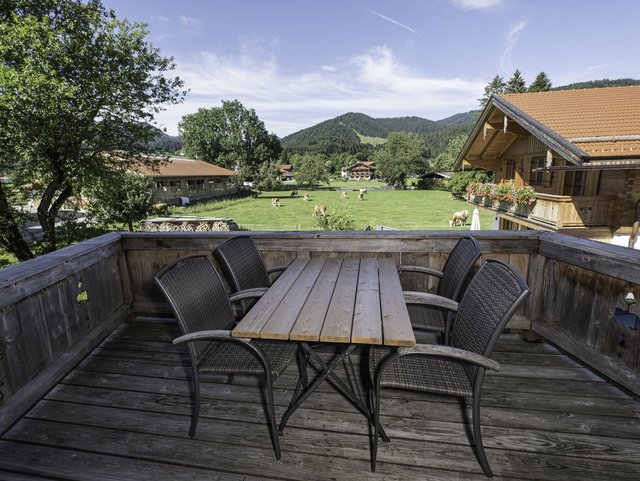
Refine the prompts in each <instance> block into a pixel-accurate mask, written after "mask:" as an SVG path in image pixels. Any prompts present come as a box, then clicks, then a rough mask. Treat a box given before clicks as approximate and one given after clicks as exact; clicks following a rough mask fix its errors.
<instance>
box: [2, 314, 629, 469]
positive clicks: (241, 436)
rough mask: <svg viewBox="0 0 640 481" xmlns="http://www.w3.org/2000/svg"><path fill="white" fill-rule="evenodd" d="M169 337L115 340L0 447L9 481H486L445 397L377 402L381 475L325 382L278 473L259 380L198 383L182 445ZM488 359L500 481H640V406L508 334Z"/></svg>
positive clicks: (158, 331) (133, 331)
mask: <svg viewBox="0 0 640 481" xmlns="http://www.w3.org/2000/svg"><path fill="white" fill-rule="evenodd" d="M176 335H177V330H176V326H175V322H174V321H171V320H161V319H154V320H146V321H140V322H136V323H134V324H130V325H123V326H121V327H120V328H118V329H117V330H116V331H114V333H112V334H111V335H110V336H109V337H108V338H107V339H106V340H105V342H104V343H103V344H102V345H101V346H100V347H99V348H97V349H95V350H94V351H93V352H92V353H91V354H90V355H89V356H87V358H86V359H85V360H84V361H83V362H81V363H80V364H79V365H78V366H77V368H76V369H75V370H74V371H72V372H71V373H69V375H67V376H66V377H65V378H64V379H63V380H62V381H61V383H60V384H58V385H57V386H56V387H54V388H53V389H52V390H51V391H50V392H49V393H48V394H47V395H46V396H45V397H44V398H43V399H42V400H41V401H40V402H39V403H37V404H36V405H35V406H34V407H33V408H32V409H31V410H30V411H29V412H28V413H27V414H26V415H25V416H24V417H23V418H22V419H21V420H20V421H19V422H18V423H16V425H15V426H14V427H13V428H12V429H11V430H9V431H7V433H5V435H4V436H3V437H2V439H0V451H1V452H2V456H1V457H0V480H3V479H7V480H9V479H12V480H16V481H41V480H43V479H52V478H54V479H59V480H78V481H94V480H110V479H131V480H143V481H145V480H150V481H151V480H153V481H164V480H178V481H180V480H183V479H184V480H187V479H189V480H191V479H199V480H200V479H201V480H216V481H257V480H258V479H262V480H265V481H272V480H276V479H277V480H291V481H298V480H299V481H302V480H305V481H306V480H311V479H313V480H320V481H322V480H345V481H351V480H354V481H355V480H361V479H368V480H369V479H371V480H378V479H380V480H382V479H384V480H392V481H393V480H409V481H410V480H414V479H415V480H424V479H429V480H442V481H452V480H476V479H486V478H484V476H483V475H482V471H481V469H480V467H479V465H478V463H477V461H476V459H475V457H474V455H473V450H472V448H471V447H470V445H469V441H468V438H467V433H466V430H467V429H468V426H465V424H464V413H463V408H462V407H461V405H460V404H459V402H458V401H457V400H456V399H454V398H446V397H442V396H429V395H423V394H419V393H407V392H402V391H394V390H386V391H384V393H383V400H382V417H381V420H382V422H383V424H384V426H385V428H386V430H387V432H388V434H389V436H390V437H391V439H392V441H391V443H389V444H386V443H382V445H381V447H380V451H379V455H378V456H379V463H378V470H377V471H376V473H371V472H370V470H369V427H368V425H367V423H366V421H365V419H364V418H363V417H362V415H360V414H359V413H358V412H357V411H356V410H355V408H354V407H353V406H352V405H351V404H349V403H348V402H347V401H346V400H345V399H344V398H343V397H342V396H341V395H340V394H338V393H337V392H336V391H335V390H334V389H333V388H332V387H331V386H330V385H329V384H327V383H325V384H322V385H321V387H320V388H319V389H318V390H317V391H316V392H314V393H313V395H312V396H310V397H309V398H308V399H307V400H306V401H305V403H304V404H303V406H302V407H301V408H300V409H299V410H298V411H296V413H295V414H294V416H293V417H292V418H291V420H290V421H289V424H288V427H287V429H286V430H285V433H284V435H283V436H282V437H281V446H282V453H283V455H282V459H281V460H280V461H276V460H275V457H274V456H273V451H272V449H271V443H270V441H269V430H268V427H267V424H266V422H265V413H264V407H263V405H262V395H261V393H260V390H259V389H257V387H256V382H255V380H253V379H251V378H242V377H238V378H236V379H234V381H233V383H232V384H228V383H227V382H226V378H225V377H224V376H212V377H210V378H209V379H208V380H207V381H205V382H203V383H202V409H201V419H200V423H199V426H198V431H197V433H196V437H195V438H189V437H188V435H187V431H188V425H189V419H190V412H191V398H190V385H189V379H190V369H189V367H188V359H187V357H186V355H185V352H184V350H183V348H181V347H180V346H173V345H172V344H171V343H170V341H171V339H173V338H174V337H175V336H176ZM329 354H330V353H325V354H324V355H329ZM353 358H354V361H355V362H356V364H357V363H358V362H359V361H361V360H362V361H365V360H366V354H364V353H360V352H357V353H356V354H354V355H353ZM495 358H496V360H498V361H499V362H500V363H501V364H502V369H501V371H500V372H499V373H497V374H494V375H490V376H487V379H486V381H485V390H484V392H483V399H482V425H483V434H484V442H485V447H486V450H487V456H488V458H489V461H490V463H491V465H492V468H493V470H494V473H495V474H496V477H495V478H494V479H496V480H532V481H534V480H535V481H540V480H542V481H546V480H549V481H550V480H554V481H563V480H574V479H581V480H585V481H591V480H593V481H600V480H605V479H613V478H612V476H614V477H615V479H619V480H623V481H626V480H629V481H631V480H637V479H640V459H639V458H637V455H636V453H637V452H639V451H640V402H638V401H637V400H635V399H633V398H632V397H631V396H629V395H628V394H627V393H625V392H623V391H621V390H619V389H617V388H616V387H615V386H613V385H611V384H609V383H607V382H606V381H605V380H603V379H602V378H600V377H599V376H597V375H596V374H594V373H593V372H591V371H590V370H589V369H587V368H585V367H583V366H581V365H580V364H578V363H577V362H576V361H575V360H573V359H571V358H569V357H567V356H565V355H563V354H562V352H561V351H559V350H558V349H556V348H555V347H553V346H550V345H548V344H545V343H525V342H524V341H522V340H520V339H519V338H518V337H517V336H515V335H505V336H503V337H502V338H501V339H500V342H499V343H498V346H497V348H496V353H495ZM359 377H360V376H358V378H359ZM362 377H364V378H366V372H365V373H363V375H362ZM296 379H297V378H296V368H295V366H290V368H289V370H288V371H287V373H285V375H284V376H282V378H280V379H279V380H278V382H277V383H276V387H275V393H274V394H275V402H276V414H277V416H278V417H279V416H281V415H282V413H283V412H284V410H285V409H286V406H287V404H288V402H289V398H290V396H291V394H292V392H293V388H294V387H295V382H296ZM466 414H467V417H469V409H468V407H467V408H466Z"/></svg>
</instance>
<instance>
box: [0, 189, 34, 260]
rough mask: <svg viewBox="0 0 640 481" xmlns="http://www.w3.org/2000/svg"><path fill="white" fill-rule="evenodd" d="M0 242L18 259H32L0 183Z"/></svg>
mask: <svg viewBox="0 0 640 481" xmlns="http://www.w3.org/2000/svg"><path fill="white" fill-rule="evenodd" d="M0 232H1V234H0V244H2V247H4V248H5V249H7V250H8V251H9V252H11V253H12V254H13V255H14V256H16V257H17V258H18V260H20V261H26V260H29V259H33V257H34V255H33V253H32V252H31V249H30V248H29V244H28V243H27V241H25V240H24V238H23V237H22V232H21V229H20V223H19V222H18V221H17V220H16V217H15V215H14V212H13V209H12V207H11V206H10V205H9V201H8V200H7V196H6V193H5V191H4V187H3V185H2V184H1V183H0Z"/></svg>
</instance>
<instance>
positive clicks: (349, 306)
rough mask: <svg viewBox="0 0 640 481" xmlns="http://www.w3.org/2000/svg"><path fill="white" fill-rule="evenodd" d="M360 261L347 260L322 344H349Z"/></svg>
mask: <svg viewBox="0 0 640 481" xmlns="http://www.w3.org/2000/svg"><path fill="white" fill-rule="evenodd" d="M359 269H360V261H359V259H345V260H344V261H343V263H342V268H341V269H340V274H339V275H338V280H337V281H336V288H335V290H334V292H333V297H332V298H331V304H330V305H329V309H328V310H327V315H326V319H325V323H324V326H323V327H322V332H321V333H320V342H335V343H349V342H351V329H352V326H353V314H354V308H355V299H356V292H357V286H358V271H359Z"/></svg>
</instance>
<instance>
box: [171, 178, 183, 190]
mask: <svg viewBox="0 0 640 481" xmlns="http://www.w3.org/2000/svg"><path fill="white" fill-rule="evenodd" d="M169 188H170V189H171V190H173V191H178V192H179V191H180V188H181V185H180V181H179V180H170V181H169Z"/></svg>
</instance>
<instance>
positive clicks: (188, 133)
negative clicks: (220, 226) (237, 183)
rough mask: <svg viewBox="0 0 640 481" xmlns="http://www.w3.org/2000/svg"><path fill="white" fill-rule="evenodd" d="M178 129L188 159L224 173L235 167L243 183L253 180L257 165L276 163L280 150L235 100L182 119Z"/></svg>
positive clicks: (255, 118)
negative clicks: (195, 160) (213, 167)
mask: <svg viewBox="0 0 640 481" xmlns="http://www.w3.org/2000/svg"><path fill="white" fill-rule="evenodd" d="M179 129H180V133H181V134H182V141H183V144H184V150H185V153H186V154H187V155H189V156H191V157H195V158H197V159H201V160H204V161H206V162H210V163H212V164H217V165H220V166H222V167H226V168H227V169H232V170H233V169H235V168H236V167H237V168H239V170H240V175H241V176H242V177H243V178H244V179H246V180H253V179H254V177H256V175H257V174H258V171H259V169H260V165H261V164H262V163H264V162H269V161H271V160H274V159H277V158H278V156H279V155H280V152H281V150H282V148H281V146H280V141H279V140H278V137H276V136H275V135H273V134H269V132H267V130H266V129H265V126H264V122H262V121H261V120H260V119H259V118H258V115H257V114H256V112H255V110H253V109H246V108H245V107H244V106H243V105H242V103H240V102H239V101H238V100H233V101H230V100H223V101H222V107H212V108H210V109H198V111H197V112H196V113H194V114H189V115H185V116H184V117H182V120H181V121H180V125H179Z"/></svg>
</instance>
